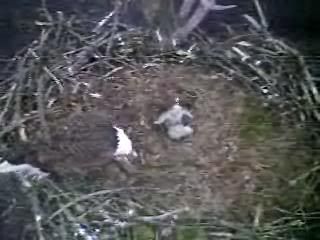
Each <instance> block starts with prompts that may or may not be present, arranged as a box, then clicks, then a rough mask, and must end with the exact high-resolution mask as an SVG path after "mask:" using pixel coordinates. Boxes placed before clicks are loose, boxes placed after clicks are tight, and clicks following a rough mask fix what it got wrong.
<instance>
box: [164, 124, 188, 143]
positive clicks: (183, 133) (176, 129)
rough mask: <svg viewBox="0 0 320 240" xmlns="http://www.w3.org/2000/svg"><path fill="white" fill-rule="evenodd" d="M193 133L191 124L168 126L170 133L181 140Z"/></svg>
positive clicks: (170, 135) (174, 138)
mask: <svg viewBox="0 0 320 240" xmlns="http://www.w3.org/2000/svg"><path fill="white" fill-rule="evenodd" d="M191 134H193V129H192V128H191V127H190V126H183V125H175V126H172V127H169V128H168V135H169V137H170V138H171V139H173V140H180V139H181V138H184V137H187V136H189V135H191Z"/></svg>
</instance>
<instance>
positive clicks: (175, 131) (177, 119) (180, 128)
mask: <svg viewBox="0 0 320 240" xmlns="http://www.w3.org/2000/svg"><path fill="white" fill-rule="evenodd" d="M192 120H193V116H192V114H191V112H190V111H189V110H187V109H186V108H184V107H182V106H181V105H180V104H179V99H177V100H176V103H175V104H174V105H173V106H172V107H171V108H169V109H168V110H167V111H165V112H163V113H161V114H160V116H159V118H158V119H157V120H156V121H155V122H154V124H158V125H164V127H165V128H166V130H167V134H168V136H169V138H170V139H172V140H181V139H183V138H185V137H188V136H190V135H192V134H193V129H192V127H191V124H192Z"/></svg>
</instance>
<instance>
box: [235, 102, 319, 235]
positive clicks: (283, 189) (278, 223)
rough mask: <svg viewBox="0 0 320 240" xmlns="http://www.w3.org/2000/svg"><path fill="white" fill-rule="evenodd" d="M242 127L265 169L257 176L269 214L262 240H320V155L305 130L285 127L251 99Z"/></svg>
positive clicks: (246, 142)
mask: <svg viewBox="0 0 320 240" xmlns="http://www.w3.org/2000/svg"><path fill="white" fill-rule="evenodd" d="M241 123H242V125H241V129H240V134H241V140H242V144H243V145H244V146H252V145H254V148H255V149H256V150H257V152H258V154H257V158H258V159H259V160H258V161H259V162H260V163H261V164H262V165H263V166H264V169H263V171H261V173H260V176H258V178H259V186H258V189H259V190H258V192H257V202H258V203H260V204H262V206H263V211H264V214H263V216H261V219H260V220H261V222H260V223H261V224H260V225H259V227H258V228H257V229H256V231H257V236H258V239H290V238H292V237H296V238H297V239H319V238H320V230H319V226H318V225H319V223H318V222H319V216H320V212H319V211H320V207H319V206H320V198H319V186H320V185H319V181H320V178H319V176H320V175H319V173H320V171H319V170H320V165H319V161H318V160H319V159H318V158H319V157H318V158H317V156H319V155H318V153H317V152H318V150H317V149H314V148H312V146H310V142H309V141H307V140H308V138H307V134H306V131H305V130H302V129H295V128H293V127H292V126H286V125H285V124H284V123H281V124H280V121H279V119H278V118H277V117H275V115H274V114H273V112H272V111H271V110H270V109H267V108H264V107H261V104H259V103H257V102H255V101H252V99H250V100H248V101H247V108H246V110H245V112H244V113H243V116H242V119H241Z"/></svg>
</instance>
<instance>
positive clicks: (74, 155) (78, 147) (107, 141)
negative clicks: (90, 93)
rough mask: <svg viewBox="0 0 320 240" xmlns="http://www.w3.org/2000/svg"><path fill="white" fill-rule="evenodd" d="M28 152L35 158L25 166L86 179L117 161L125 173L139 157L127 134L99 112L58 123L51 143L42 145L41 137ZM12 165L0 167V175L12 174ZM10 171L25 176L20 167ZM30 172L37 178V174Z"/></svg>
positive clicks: (6, 164)
mask: <svg viewBox="0 0 320 240" xmlns="http://www.w3.org/2000/svg"><path fill="white" fill-rule="evenodd" d="M30 149H31V150H30ZM25 152H26V154H28V153H30V152H32V153H33V154H30V155H29V156H26V157H24V159H25V161H24V162H22V164H28V165H31V166H33V167H35V168H36V169H40V170H41V171H44V172H50V173H51V172H52V173H54V174H56V175H65V174H69V173H80V174H85V175H86V174H88V173H90V172H91V171H92V170H95V169H97V168H98V169H99V168H100V167H102V166H107V165H108V164H110V163H114V162H115V161H116V162H117V164H121V163H122V162H124V165H125V169H127V168H128V166H129V167H132V169H133V166H130V161H128V160H127V158H130V157H131V156H132V157H136V152H135V151H134V149H133V146H132V141H131V140H130V138H129V137H128V136H127V134H126V133H125V132H124V130H123V129H121V128H120V127H115V126H114V125H113V124H112V123H111V122H110V121H108V115H107V113H104V112H98V111H93V112H85V113H76V114H73V115H71V116H70V117H68V118H66V119H62V120H61V121H58V122H57V123H56V124H55V126H53V127H52V128H51V140H50V142H42V141H41V137H40V138H39V140H38V141H37V142H36V144H33V145H32V146H29V150H28V151H25ZM18 157H19V156H18ZM20 158H21V157H20ZM12 162H13V161H11V162H10V161H9V160H8V162H7V163H6V162H4V163H3V165H0V172H1V167H3V168H2V169H3V170H2V172H3V171H4V169H7V170H9V169H10V168H9V167H8V164H12ZM18 162H19V161H18ZM19 165H21V162H20V163H19ZM16 166H17V165H16ZM5 167H6V168H5ZM24 167H27V165H24ZM11 169H15V170H16V171H18V172H19V171H20V172H22V173H23V172H25V170H24V171H22V170H21V167H15V168H13V167H11ZM132 169H131V170H132ZM28 171H29V170H28ZM129 171H130V170H128V172H129ZM29 172H30V171H29ZM31 172H34V173H35V174H36V173H37V172H38V171H36V170H34V171H31ZM40 175H41V174H40Z"/></svg>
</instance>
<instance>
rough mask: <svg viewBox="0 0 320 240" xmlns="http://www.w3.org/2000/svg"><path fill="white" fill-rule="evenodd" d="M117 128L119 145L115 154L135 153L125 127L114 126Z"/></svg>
mask: <svg viewBox="0 0 320 240" xmlns="http://www.w3.org/2000/svg"><path fill="white" fill-rule="evenodd" d="M114 128H115V129H116V130H117V137H118V147H117V150H116V152H115V153H114V155H115V156H119V155H129V154H131V153H133V148H132V142H131V140H130V138H129V137H128V135H127V134H126V133H125V132H124V131H123V129H121V128H118V127H114Z"/></svg>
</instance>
